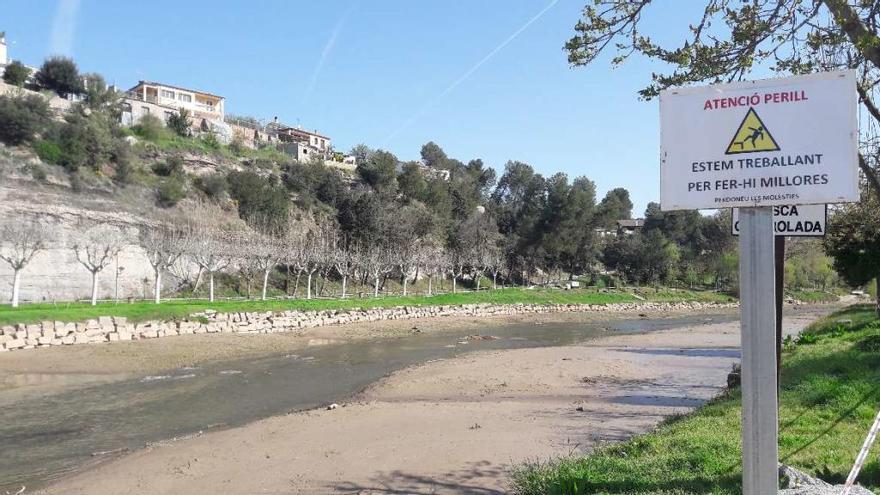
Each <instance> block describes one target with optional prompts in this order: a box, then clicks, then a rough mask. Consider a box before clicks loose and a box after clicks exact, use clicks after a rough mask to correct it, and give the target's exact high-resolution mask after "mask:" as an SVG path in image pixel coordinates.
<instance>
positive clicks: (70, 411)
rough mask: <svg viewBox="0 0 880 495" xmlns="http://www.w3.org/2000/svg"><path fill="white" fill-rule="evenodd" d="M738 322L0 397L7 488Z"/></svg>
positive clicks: (389, 345)
mask: <svg viewBox="0 0 880 495" xmlns="http://www.w3.org/2000/svg"><path fill="white" fill-rule="evenodd" d="M733 319H735V316H733V315H731V314H726V315H715V316H712V317H711V318H710V317H707V316H705V315H701V316H693V317H684V318H664V319H635V320H619V321H605V322H590V323H554V324H544V325H535V324H524V323H519V324H509V325H502V326H495V325H493V326H492V327H490V328H491V333H492V334H493V335H495V336H498V337H499V338H498V339H496V340H466V337H467V333H468V332H465V331H461V332H458V333H456V332H442V333H435V334H414V335H412V336H407V337H400V338H385V339H376V340H367V341H358V342H354V343H327V344H325V345H319V346H315V347H310V348H308V349H304V350H303V351H301V352H300V354H283V355H271V356H265V357H259V358H249V359H244V360H237V361H226V362H223V363H216V364H211V365H206V366H203V367H186V368H181V369H177V370H172V371H168V372H164V373H161V374H156V375H149V376H141V377H138V378H135V379H129V380H124V381H116V382H112V383H106V384H99V385H94V386H87V387H81V388H78V389H74V390H70V391H62V392H60V393H54V394H48V395H46V394H44V395H42V396H37V397H27V398H24V399H22V398H20V397H17V398H16V399H17V400H14V401H13V400H8V399H10V398H9V397H4V394H5V393H2V392H0V404H2V407H0V489H12V488H13V487H15V488H17V487H18V486H20V485H22V484H27V485H28V488H29V489H33V485H34V484H41V483H44V482H46V481H49V480H51V479H55V478H58V477H60V476H63V475H65V474H67V473H70V472H71V471H74V470H76V469H80V468H82V467H84V466H87V465H88V464H89V463H91V462H96V461H99V460H101V455H93V454H96V453H117V452H121V451H124V450H126V449H137V448H140V447H143V446H144V445H145V444H147V443H149V442H155V441H158V440H162V439H167V438H171V437H175V436H182V435H187V434H192V433H194V432H198V431H202V430H205V429H207V428H209V427H231V426H238V425H241V424H244V423H247V422H250V421H253V420H256V419H259V418H264V417H267V416H272V415H277V414H283V413H286V412H289V411H295V410H302V409H310V408H314V407H318V406H321V405H323V404H326V403H329V402H334V401H340V400H341V399H343V398H344V397H346V396H349V395H351V394H353V393H355V392H357V391H358V390H361V389H362V388H363V387H365V386H367V385H368V384H370V383H371V382H374V381H376V380H377V379H379V378H381V377H382V376H384V375H387V374H389V373H391V372H393V371H395V370H399V369H401V368H404V367H407V366H411V365H414V364H418V363H423V362H425V361H428V360H432V359H438V358H448V357H453V356H456V355H459V354H462V353H465V352H472V351H478V350H491V349H516V348H526V347H546V346H560V345H568V344H573V343H577V342H582V341H584V340H586V339H590V338H593V337H596V336H599V335H604V334H607V333H612V332H614V333H620V332H645V331H653V330H660V329H665V328H672V327H676V326H683V325H691V324H695V323H717V322H721V321H731V320H733Z"/></svg>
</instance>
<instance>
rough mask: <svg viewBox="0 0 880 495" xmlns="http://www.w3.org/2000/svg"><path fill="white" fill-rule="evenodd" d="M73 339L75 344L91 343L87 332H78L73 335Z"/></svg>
mask: <svg viewBox="0 0 880 495" xmlns="http://www.w3.org/2000/svg"><path fill="white" fill-rule="evenodd" d="M73 337H74V340H73V343H74V344H88V343H89V336H88V335H86V334H85V332H82V333H79V332H77V333H75V334H73Z"/></svg>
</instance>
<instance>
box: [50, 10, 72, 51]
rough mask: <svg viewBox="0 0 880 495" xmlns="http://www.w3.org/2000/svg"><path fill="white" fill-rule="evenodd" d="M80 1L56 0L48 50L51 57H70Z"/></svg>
mask: <svg viewBox="0 0 880 495" xmlns="http://www.w3.org/2000/svg"><path fill="white" fill-rule="evenodd" d="M79 7H80V0H58V8H57V9H56V10H55V17H54V18H52V32H51V35H50V37H49V49H50V50H51V53H52V54H53V55H70V54H71V53H72V51H73V37H74V35H75V34H76V24H77V17H79Z"/></svg>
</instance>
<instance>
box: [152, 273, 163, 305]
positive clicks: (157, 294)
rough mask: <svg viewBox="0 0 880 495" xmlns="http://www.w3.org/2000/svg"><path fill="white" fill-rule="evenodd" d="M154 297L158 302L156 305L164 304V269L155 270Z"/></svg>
mask: <svg viewBox="0 0 880 495" xmlns="http://www.w3.org/2000/svg"><path fill="white" fill-rule="evenodd" d="M153 272H154V273H153V275H154V276H153V282H154V287H153V297H154V299H155V301H156V304H159V303H160V302H162V269H161V268H159V267H156V268H153Z"/></svg>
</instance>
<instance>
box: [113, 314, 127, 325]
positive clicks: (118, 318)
mask: <svg viewBox="0 0 880 495" xmlns="http://www.w3.org/2000/svg"><path fill="white" fill-rule="evenodd" d="M113 323H115V324H116V326H117V327H118V326H120V325H126V324H127V323H128V318H126V317H124V316H114V317H113Z"/></svg>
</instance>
